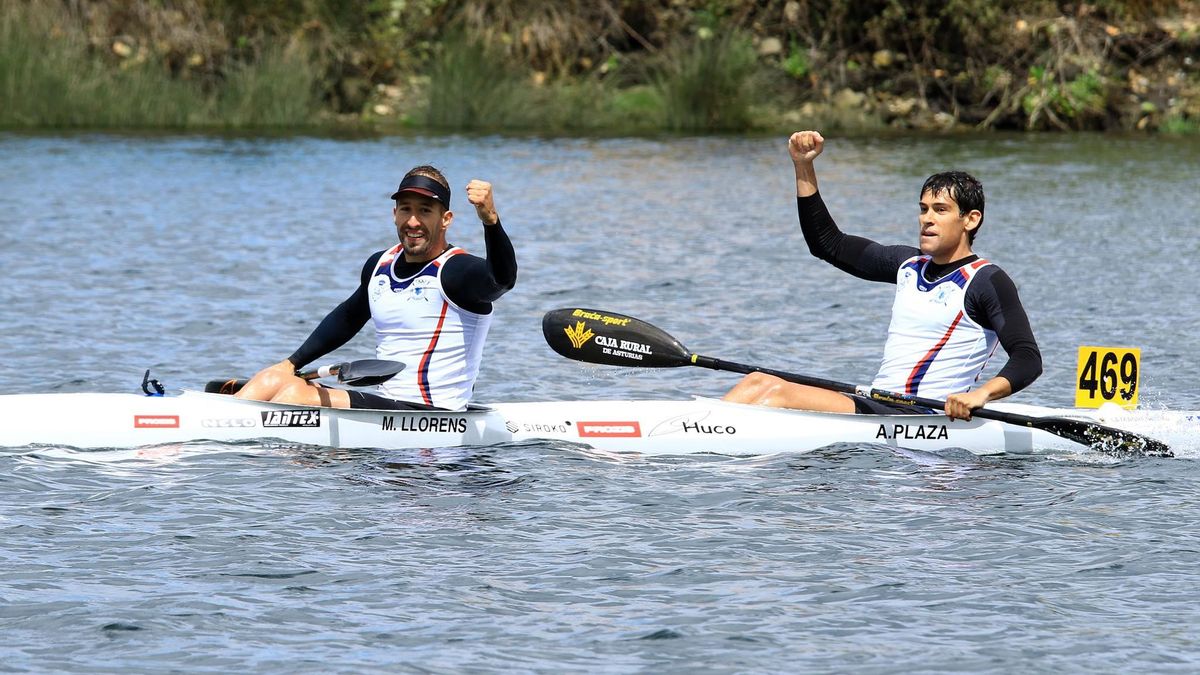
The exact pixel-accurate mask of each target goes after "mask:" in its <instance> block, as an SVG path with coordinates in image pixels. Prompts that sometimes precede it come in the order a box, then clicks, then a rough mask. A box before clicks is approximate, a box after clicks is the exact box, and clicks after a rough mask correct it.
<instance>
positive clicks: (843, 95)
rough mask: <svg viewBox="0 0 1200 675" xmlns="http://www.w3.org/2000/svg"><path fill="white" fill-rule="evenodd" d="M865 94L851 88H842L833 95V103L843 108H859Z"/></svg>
mask: <svg viewBox="0 0 1200 675" xmlns="http://www.w3.org/2000/svg"><path fill="white" fill-rule="evenodd" d="M866 98H867V97H866V96H865V95H863V94H860V93H858V92H857V91H854V90H853V89H843V90H841V91H839V92H838V93H837V94H835V95H834V97H833V105H834V106H836V107H838V108H841V109H843V110H849V109H852V108H861V107H862V104H863V101H865V100H866Z"/></svg>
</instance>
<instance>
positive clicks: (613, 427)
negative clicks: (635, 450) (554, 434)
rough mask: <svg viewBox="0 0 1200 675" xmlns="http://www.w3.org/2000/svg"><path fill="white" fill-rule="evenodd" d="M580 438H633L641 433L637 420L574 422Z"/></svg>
mask: <svg viewBox="0 0 1200 675" xmlns="http://www.w3.org/2000/svg"><path fill="white" fill-rule="evenodd" d="M576 425H577V428H578V429H579V436H580V438H597V437H607V438H635V437H639V436H641V435H642V425H640V424H638V423H637V422H576Z"/></svg>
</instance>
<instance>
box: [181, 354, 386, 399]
mask: <svg viewBox="0 0 1200 675" xmlns="http://www.w3.org/2000/svg"><path fill="white" fill-rule="evenodd" d="M402 370H404V364H403V363H401V362H399V361H386V360H383V359H360V360H358V361H343V362H341V363H334V364H330V365H327V366H321V367H320V368H313V369H311V370H300V371H296V377H300V378H303V379H305V380H316V379H318V378H322V377H336V378H337V381H338V382H341V383H342V384H348V385H350V386H351V387H370V386H373V385H376V384H383V383H384V382H387V381H388V380H390V379H392V378H393V377H395V376H396V373H399V372H400V371H402ZM244 384H246V380H238V379H233V380H210V381H209V382H208V384H206V385H204V391H206V392H208V393H210V394H235V393H237V392H238V390H240V389H241V388H242V385H244Z"/></svg>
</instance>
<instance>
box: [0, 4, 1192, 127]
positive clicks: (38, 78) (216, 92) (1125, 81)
mask: <svg viewBox="0 0 1200 675" xmlns="http://www.w3.org/2000/svg"><path fill="white" fill-rule="evenodd" d="M1198 44H1200V8H1197V7H1196V6H1195V5H1194V3H1190V2H1187V1H1186V0H1096V1H1094V2H1090V3H1080V4H1073V5H1062V6H1061V7H1060V4H1059V3H1052V2H1050V1H1049V0H1000V1H996V0H949V1H948V2H947V1H945V0H903V1H902V0H827V1H821V2H818V1H817V0H621V1H620V2H616V0H488V1H486V2H485V1H483V0H369V1H368V2H345V0H263V1H262V2H244V1H243V0H196V1H195V2H188V3H167V2H162V0H93V1H92V2H87V3H80V2H77V1H74V0H0V97H2V100H3V101H4V104H3V106H0V128H9V129H13V128H68V127H75V128H174V129H187V128H229V129H241V128H328V127H351V128H355V129H361V128H366V129H375V130H382V131H387V130H389V129H395V128H402V127H423V128H435V129H451V130H462V131H504V130H515V131H522V132H533V133H551V134H553V133H588V134H592V133H601V134H612V133H620V134H626V133H638V134H640V133H656V132H660V131H664V130H667V131H676V132H686V133H697V132H699V133H703V132H729V131H748V130H787V129H791V128H794V127H796V126H822V127H823V128H826V129H830V130H834V129H835V128H836V129H839V130H843V131H845V130H851V131H853V130H862V129H872V128H879V127H880V126H891V127H895V128H901V129H904V128H918V129H953V128H978V129H1027V130H1106V129H1113V130H1122V129H1139V130H1150V131H1153V130H1160V131H1163V132H1168V133H1178V134H1182V133H1197V129H1198V127H1200V57H1197V56H1196V47H1197V45H1198Z"/></svg>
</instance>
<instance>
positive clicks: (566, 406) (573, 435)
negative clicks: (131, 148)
mask: <svg viewBox="0 0 1200 675" xmlns="http://www.w3.org/2000/svg"><path fill="white" fill-rule="evenodd" d="M1007 409H1010V410H1013V411H1016V412H1021V413H1023V414H1030V415H1060V416H1073V417H1079V418H1081V419H1092V420H1099V421H1102V422H1104V423H1108V424H1115V425H1117V426H1120V427H1122V428H1128V429H1130V430H1132V431H1137V432H1139V433H1147V434H1152V433H1154V430H1155V427H1154V426H1153V425H1152V424H1149V423H1147V422H1146V420H1144V419H1142V418H1141V417H1139V416H1138V413H1122V414H1123V415H1124V418H1121V416H1120V415H1118V416H1117V418H1110V419H1104V418H1103V417H1101V416H1100V415H1098V414H1097V413H1096V411H1081V410H1063V409H1054V408H1039V407H1034V406H1008V408H1007ZM1171 415H1173V416H1175V417H1178V419H1174V417H1173V421H1171V422H1172V424H1173V425H1174V426H1175V427H1177V428H1178V427H1179V426H1180V425H1181V424H1182V425H1183V427H1184V428H1185V431H1187V432H1188V435H1190V436H1192V437H1195V435H1196V432H1198V431H1200V422H1197V421H1194V419H1195V416H1194V415H1191V414H1186V415H1187V417H1186V419H1185V418H1184V417H1183V415H1185V413H1173V414H1171ZM1114 420H1115V421H1114ZM1121 422H1124V423H1121ZM1160 422H1161V420H1160ZM261 439H278V440H280V441H283V442H286V443H295V444H303V445H317V446H328V447H337V448H395V449H401V448H426V447H429V448H432V447H457V446H481V445H495V444H500V443H515V442H523V441H531V440H553V441H566V442H570V443H575V444H580V445H585V446H590V447H592V448H596V449H598V450H604V451H612V452H638V453H643V454H650V455H660V454H689V453H719V454H726V455H756V454H767V453H776V452H808V451H811V450H815V449H817V448H822V447H826V446H829V445H833V444H837V443H849V444H856V445H858V444H864V443H873V444H881V445H887V446H893V447H900V448H908V449H913V450H929V451H937V450H944V449H947V448H961V449H965V450H968V451H970V452H972V453H975V454H980V455H984V454H997V453H1015V454H1029V453H1035V452H1080V451H1082V450H1084V448H1083V447H1082V446H1080V445H1078V444H1076V443H1073V442H1071V441H1068V440H1066V439H1064V438H1060V437H1058V436H1055V435H1052V434H1049V433H1046V432H1043V431H1039V430H1033V429H1029V428H1025V427H1019V426H1014V425H1010V424H1004V423H1001V422H995V421H987V420H980V419H975V420H972V421H970V422H963V421H954V422H951V421H949V420H947V419H946V418H945V417H942V416H938V415H929V416H924V415H896V416H867V415H846V414H835V413H815V412H807V411H798V410H778V409H772V408H763V407H759V406H747V405H741V404H735V403H726V402H723V401H719V400H714V399H706V398H696V399H692V400H687V401H553V402H531V403H504V404H496V405H492V406H487V407H479V408H477V409H471V410H468V411H465V412H424V411H411V412H405V411H380V410H335V409H330V408H311V407H305V406H296V405H281V404H272V403H262V402H257V401H243V400H241V399H236V398H233V397H231V396H225V395H220V394H207V393H201V392H192V391H185V392H184V393H182V394H181V395H178V396H164V397H147V396H139V395H136V394H15V395H5V396H0V446H8V447H20V446H26V445H51V446H65V447H72V448H135V447H143V446H154V445H162V444H171V443H185V442H190V441H206V440H207V441H221V442H236V441H248V440H261ZM1164 440H1166V439H1164ZM1168 442H1169V441H1168Z"/></svg>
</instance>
